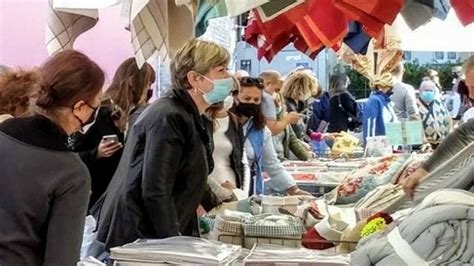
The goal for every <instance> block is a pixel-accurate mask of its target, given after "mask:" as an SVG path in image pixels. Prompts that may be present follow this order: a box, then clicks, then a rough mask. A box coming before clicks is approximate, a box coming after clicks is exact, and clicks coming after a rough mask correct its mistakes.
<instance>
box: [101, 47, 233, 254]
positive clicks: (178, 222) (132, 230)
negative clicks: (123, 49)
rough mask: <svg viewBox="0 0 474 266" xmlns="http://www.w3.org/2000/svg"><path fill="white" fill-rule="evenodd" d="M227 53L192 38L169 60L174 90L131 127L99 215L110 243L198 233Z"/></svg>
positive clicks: (226, 84)
mask: <svg viewBox="0 0 474 266" xmlns="http://www.w3.org/2000/svg"><path fill="white" fill-rule="evenodd" d="M229 60H230V54H229V52H228V51H227V50H226V49H225V48H223V47H221V46H219V45H217V44H215V43H212V42H207V41H201V40H197V39H191V40H189V41H187V42H186V43H185V44H184V45H183V46H182V47H181V48H180V49H179V50H178V51H177V52H176V54H175V56H174V58H173V59H172V61H171V81H172V85H171V88H172V89H171V91H170V92H169V95H167V96H165V97H162V98H160V99H159V100H158V101H156V102H155V103H153V104H152V105H150V106H148V107H147V109H146V110H145V111H144V112H143V113H142V114H141V115H140V117H139V118H138V119H137V121H136V122H135V124H134V126H133V127H132V128H131V129H130V133H129V135H128V138H127V142H126V145H125V149H124V152H123V156H122V159H121V161H120V164H119V166H118V169H117V171H116V173H115V175H114V177H113V179H112V181H111V184H110V185H109V187H108V189H107V191H106V193H105V197H104V199H103V204H102V205H101V208H97V209H100V215H98V217H99V230H98V236H97V239H98V240H99V241H101V242H103V243H105V248H106V249H109V248H111V247H115V246H121V245H123V244H126V243H130V242H132V241H135V240H136V239H138V238H167V237H172V236H179V235H187V236H198V235H199V230H198V226H197V217H196V209H197V207H198V205H199V204H200V203H201V200H202V198H203V195H204V192H205V191H206V188H207V182H206V181H207V178H208V176H209V173H211V172H212V170H213V160H212V150H213V147H212V146H213V143H212V137H211V135H210V134H211V124H212V123H210V121H209V120H207V119H206V118H205V116H204V112H205V111H206V109H207V108H209V106H211V105H213V104H215V103H219V102H222V101H224V99H225V98H226V97H227V96H228V95H229V93H230V91H231V89H232V87H233V80H232V78H231V77H230V76H229V73H228V72H227V66H228V64H229Z"/></svg>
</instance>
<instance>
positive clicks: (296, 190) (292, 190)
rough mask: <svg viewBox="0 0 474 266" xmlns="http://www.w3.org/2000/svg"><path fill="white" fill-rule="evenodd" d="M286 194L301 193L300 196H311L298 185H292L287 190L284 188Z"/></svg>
mask: <svg viewBox="0 0 474 266" xmlns="http://www.w3.org/2000/svg"><path fill="white" fill-rule="evenodd" d="M286 192H287V193H288V195H291V196H295V195H302V196H311V193H309V192H307V191H304V190H302V189H300V188H299V187H298V186H292V187H290V188H289V189H288V190H286Z"/></svg>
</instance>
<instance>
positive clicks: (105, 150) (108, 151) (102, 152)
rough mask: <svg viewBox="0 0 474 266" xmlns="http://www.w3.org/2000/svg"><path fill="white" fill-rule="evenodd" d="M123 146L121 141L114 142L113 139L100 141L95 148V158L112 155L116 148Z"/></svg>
mask: <svg viewBox="0 0 474 266" xmlns="http://www.w3.org/2000/svg"><path fill="white" fill-rule="evenodd" d="M122 147H123V145H122V143H120V142H119V143H116V142H114V141H108V142H105V141H104V140H102V141H100V143H99V147H98V148H97V158H98V159H100V158H109V157H111V156H112V155H114V154H115V153H116V152H117V151H118V150H120V149H121V148H122Z"/></svg>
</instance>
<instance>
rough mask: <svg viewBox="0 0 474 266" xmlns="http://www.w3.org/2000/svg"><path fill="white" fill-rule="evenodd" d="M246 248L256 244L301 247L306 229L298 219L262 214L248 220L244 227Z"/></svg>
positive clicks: (281, 215) (282, 215) (288, 216)
mask: <svg viewBox="0 0 474 266" xmlns="http://www.w3.org/2000/svg"><path fill="white" fill-rule="evenodd" d="M242 227H243V230H244V234H245V243H244V247H245V248H251V247H252V246H253V245H254V244H256V243H266V244H275V245H282V246H289V247H300V246H301V236H302V234H304V233H305V231H306V230H305V227H304V225H303V223H302V222H301V219H299V218H298V217H294V216H290V215H284V214H261V215H257V216H254V217H253V218H250V219H247V220H246V221H245V223H244V224H243V225H242Z"/></svg>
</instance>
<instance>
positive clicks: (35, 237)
mask: <svg viewBox="0 0 474 266" xmlns="http://www.w3.org/2000/svg"><path fill="white" fill-rule="evenodd" d="M28 130H31V131H32V132H33V133H34V132H35V128H32V129H28ZM0 151H1V152H0V154H1V157H0V169H1V171H0V265H15V266H21V265H28V266H30V265H33V266H34V265H76V263H77V261H78V260H79V254H80V248H81V243H82V233H83V228H84V219H85V214H86V209H87V203H88V199H89V193H90V178H89V173H88V171H87V168H86V166H85V165H84V164H83V163H82V161H81V159H80V158H79V156H78V155H77V154H74V153H72V152H68V151H56V150H48V149H45V148H40V147H36V146H33V145H30V144H26V143H24V142H21V141H19V140H17V139H15V138H14V137H11V136H9V135H7V134H5V133H3V132H0Z"/></svg>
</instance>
